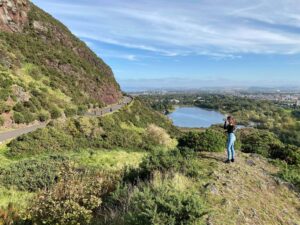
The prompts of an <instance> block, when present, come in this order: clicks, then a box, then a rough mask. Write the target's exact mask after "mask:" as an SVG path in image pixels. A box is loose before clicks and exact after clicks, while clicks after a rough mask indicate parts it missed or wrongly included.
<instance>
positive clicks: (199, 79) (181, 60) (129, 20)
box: [33, 0, 300, 89]
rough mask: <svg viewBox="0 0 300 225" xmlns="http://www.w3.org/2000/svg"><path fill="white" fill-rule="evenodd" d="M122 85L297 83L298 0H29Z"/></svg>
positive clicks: (299, 56) (299, 61)
mask: <svg viewBox="0 0 300 225" xmlns="http://www.w3.org/2000/svg"><path fill="white" fill-rule="evenodd" d="M33 2H34V3H35V4H36V5H38V6H39V7H41V8H42V9H44V10H45V11H47V12H49V13H50V14H52V15H53V16H54V17H55V18H57V19H59V20H60V21H62V22H63V23H64V24H65V25H67V26H68V28H69V29H70V30H71V31H72V32H73V33H74V34H75V35H77V36H78V37H79V38H80V39H82V40H83V41H85V42H86V43H87V45H88V46H89V47H90V48H92V49H93V50H94V51H95V52H96V53H97V54H98V55H99V56H100V57H101V58H103V59H104V60H105V61H106V62H107V63H108V64H109V65H110V66H111V67H112V69H113V71H114V73H115V77H116V78H117V80H118V81H119V82H120V83H121V86H122V87H123V88H124V89H126V88H127V87H128V86H132V85H133V86H134V85H137V86H139V85H141V84H144V83H145V82H148V83H149V84H150V83H151V84H153V85H154V86H155V85H156V84H164V83H165V84H166V85H169V86H171V87H177V86H178V87H180V85H181V84H183V83H184V85H189V84H191V85H193V86H195V85H196V86H199V87H204V86H281V85H297V86H300V77H299V75H300V74H299V72H300V14H299V12H300V4H299V0H252V1H249V0H230V1H228V0H173V1H170V0H139V1H132V0H72V1H71V0H64V1H61V0H47V1H45V0H33Z"/></svg>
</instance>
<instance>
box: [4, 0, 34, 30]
mask: <svg viewBox="0 0 300 225" xmlns="http://www.w3.org/2000/svg"><path fill="white" fill-rule="evenodd" d="M28 11H29V3H28V1H27V0H0V29H1V30H3V31H7V32H21V31H22V30H23V28H24V26H25V24H26V23H27V20H28V18H27V13H28Z"/></svg>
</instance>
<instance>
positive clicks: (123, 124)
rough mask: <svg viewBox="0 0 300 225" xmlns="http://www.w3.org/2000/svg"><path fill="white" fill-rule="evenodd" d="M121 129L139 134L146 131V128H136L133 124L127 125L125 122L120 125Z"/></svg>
mask: <svg viewBox="0 0 300 225" xmlns="http://www.w3.org/2000/svg"><path fill="white" fill-rule="evenodd" d="M120 126H121V128H122V129H124V130H132V131H136V132H138V133H140V134H141V133H143V132H144V131H145V129H144V128H141V127H136V126H134V125H133V124H128V123H125V122H122V123H121V124H120Z"/></svg>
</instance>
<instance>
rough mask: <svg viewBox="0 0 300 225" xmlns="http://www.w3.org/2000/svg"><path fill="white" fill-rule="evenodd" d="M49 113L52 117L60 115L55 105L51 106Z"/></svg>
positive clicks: (55, 117)
mask: <svg viewBox="0 0 300 225" xmlns="http://www.w3.org/2000/svg"><path fill="white" fill-rule="evenodd" d="M50 115H51V118H52V119H57V118H59V117H61V111H60V110H59V109H58V108H57V107H52V108H51V109H50Z"/></svg>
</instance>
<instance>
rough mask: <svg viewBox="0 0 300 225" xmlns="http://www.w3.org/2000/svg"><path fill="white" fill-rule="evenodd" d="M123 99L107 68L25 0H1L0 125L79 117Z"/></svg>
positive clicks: (62, 27) (66, 31) (85, 47)
mask: <svg viewBox="0 0 300 225" xmlns="http://www.w3.org/2000/svg"><path fill="white" fill-rule="evenodd" d="M121 96H122V94H121V91H120V87H119V85H118V83H117V82H116V81H115V78H114V75H113V72H112V70H111V68H110V67H109V66H108V65H106V64H105V63H104V62H103V61H102V60H101V59H100V58H98V57H97V56H96V55H95V54H94V53H93V52H92V51H91V50H90V49H89V48H88V47H87V46H86V45H85V44H84V43H83V42H82V41H80V40H79V39H78V38H76V37H75V36H74V35H73V34H72V33H71V32H70V31H69V30H68V29H67V28H66V27H65V26H64V25H63V24H61V23H60V22H59V21H57V20H56V19H54V18H53V17H52V16H50V15H49V14H47V13H45V12H44V11H42V10H41V9H39V8H38V7H36V6H35V5H33V4H32V3H30V2H29V1H27V0H18V1H17V0H5V1H0V115H1V117H0V125H5V126H6V127H10V126H11V125H12V124H13V123H30V122H32V121H34V120H41V121H43V120H45V119H47V118H50V117H52V118H55V117H59V116H63V115H66V116H68V115H70V114H76V113H82V112H83V111H85V110H86V109H87V107H88V106H89V107H91V106H103V105H108V104H111V103H115V102H117V101H118V100H119V99H120V97H121Z"/></svg>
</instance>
